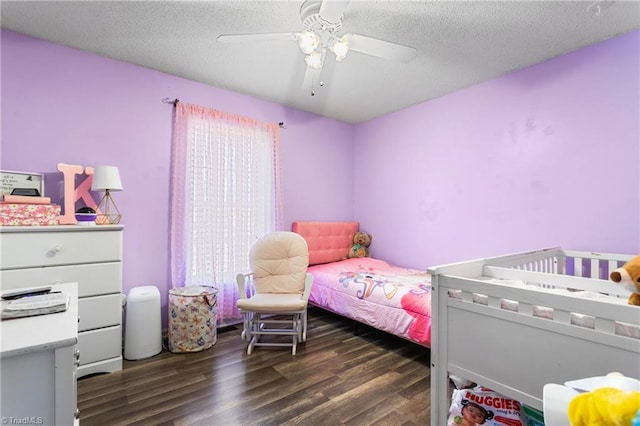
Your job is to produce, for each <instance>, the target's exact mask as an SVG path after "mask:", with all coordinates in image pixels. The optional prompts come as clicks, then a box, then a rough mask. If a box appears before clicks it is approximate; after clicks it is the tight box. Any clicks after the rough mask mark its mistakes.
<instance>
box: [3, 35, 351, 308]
mask: <svg viewBox="0 0 640 426" xmlns="http://www.w3.org/2000/svg"><path fill="white" fill-rule="evenodd" d="M1 48H2V50H1V55H2V68H1V71H2V74H1V76H2V81H1V89H2V105H1V107H2V151H1V152H0V154H1V156H0V168H2V169H5V170H24V171H31V172H42V173H57V168H56V167H57V164H58V163H67V164H78V165H82V166H85V167H86V166H96V165H105V164H109V165H116V166H118V167H119V168H120V174H121V177H122V181H123V186H124V190H123V191H122V192H117V193H114V194H113V195H114V198H115V200H116V202H117V204H118V207H119V209H120V211H121V212H122V215H123V217H122V221H121V223H122V224H123V225H124V226H125V233H124V263H123V269H124V272H123V275H124V276H123V280H124V290H125V291H128V290H129V289H130V288H131V287H136V286H140V285H156V286H158V287H159V288H160V292H161V294H163V304H164V303H166V296H167V292H168V288H169V286H170V284H169V280H170V278H169V277H170V275H169V254H168V253H169V251H168V244H169V242H168V229H169V215H168V212H169V194H168V189H169V164H170V144H171V116H172V107H171V106H170V105H168V104H164V103H162V102H161V100H162V98H165V97H170V98H178V99H180V100H182V101H184V102H188V103H194V104H199V105H204V106H208V107H211V108H216V109H220V110H223V111H227V112H231V113H237V114H243V115H247V116H251V117H254V118H256V119H259V120H264V121H270V122H280V121H284V122H286V125H287V129H286V130H283V131H282V159H283V161H282V173H283V184H284V188H283V197H284V200H285V223H287V224H289V223H290V222H291V221H293V220H353V187H352V185H350V184H349V182H352V180H353V168H352V164H353V126H351V125H348V124H346V123H342V122H339V121H335V120H331V119H327V118H323V117H320V116H316V115H313V114H308V113H305V112H302V111H299V110H295V109H291V108H286V107H283V106H281V105H278V104H274V103H270V102H266V101H263V100H258V99H255V98H252V97H249V96H244V95H240V94H237V93H233V92H229V91H226V90H222V89H218V88H214V87H211V86H207V85H204V84H200V83H195V82H193V81H189V80H185V79H182V78H179V77H174V76H171V75H167V74H163V73H160V72H156V71H153V70H149V69H145V68H142V67H138V66H134V65H131V64H127V63H123V62H118V61H114V60H111V59H106V58H103V57H100V56H97V55H93V54H89V53H86V52H82V51H79V50H74V49H70V48H67V47H63V46H60V45H56V44H51V43H48V42H44V41H42V40H38V39H34V38H31V37H26V36H23V35H20V34H17V33H15V32H11V31H7V30H2V32H1ZM327 164H330V165H331V173H329V172H328V169H327V167H326V165H327ZM59 175H60V176H61V174H59ZM345 182H346V183H347V184H345ZM54 189H55V188H53V187H52V188H49V187H45V190H46V191H47V192H49V190H51V191H53V190H54ZM47 195H50V194H47ZM98 195H99V194H98ZM96 201H97V199H96Z"/></svg>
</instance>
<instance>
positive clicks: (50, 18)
mask: <svg viewBox="0 0 640 426" xmlns="http://www.w3.org/2000/svg"><path fill="white" fill-rule="evenodd" d="M594 3H595V2H593V1H587V2H583V1H564V2H562V1H497V2H489V1H403V0H400V1H373V0H368V1H364V0H352V1H351V3H350V4H349V6H348V7H347V9H346V11H345V13H344V21H343V32H351V33H359V34H363V35H367V36H371V37H376V38H381V39H385V40H389V41H393V42H397V43H401V44H404V45H408V46H413V47H415V48H416V49H417V57H416V59H414V60H413V61H412V62H409V63H407V64H403V63H396V62H391V61H387V60H384V59H379V58H376V57H372V56H367V55H364V54H360V53H356V52H350V53H349V55H348V56H347V58H346V59H345V60H344V61H342V62H335V61H334V60H327V62H326V65H325V70H324V73H323V80H324V81H325V86H324V87H322V88H319V89H318V90H316V96H313V97H312V96H310V93H309V91H307V90H303V89H302V81H303V77H304V73H305V68H306V65H305V62H304V58H303V55H302V54H301V52H300V50H299V49H298V46H297V44H296V42H293V41H275V40H272V41H261V42H254V43H243V44H224V43H220V42H217V41H216V38H217V37H218V36H219V35H220V34H234V33H267V32H293V31H300V30H301V29H302V24H301V22H300V14H299V9H300V5H301V2H300V1H241V0H235V1H195V2H191V1H124V2H116V1H43V2H40V1H4V0H3V1H2V2H1V3H0V13H1V18H2V19H1V25H2V28H7V29H11V30H14V31H17V32H20V33H23V34H27V35H31V36H34V37H38V38H42V39H45V40H49V41H52V42H54V43H59V44H62V45H66V46H70V47H74V48H78V49H81V50H86V51H89V52H94V53H97V54H99V55H103V56H106V57H110V58H114V59H117V60H121V61H125V62H130V63H133V64H138V65H141V66H144V67H147V68H151V69H155V70H159V71H162V72H165V73H168V74H173V75H176V76H180V77H184V78H187V79H190V80H194V81H199V82H202V83H206V84H209V85H212V86H216V87H220V88H225V89H229V90H232V91H235V92H240V93H246V94H249V95H252V96H255V97H258V98H262V99H266V100H270V101H274V102H277V103H279V104H283V105H287V106H292V107H295V108H299V109H302V110H305V111H310V112H314V113H316V114H320V115H324V116H327V117H332V118H336V119H339V120H342V121H345V122H348V123H359V122H363V121H366V120H370V119H372V118H375V117H378V116H381V115H383V114H386V113H389V112H392V111H396V110H399V109H402V108H405V107H407V106H410V105H413V104H417V103H420V102H423V101H426V100H429V99H432V98H435V97H438V96H441V95H444V94H447V93H450V92H453V91H455V90H458V89H461V88H464V87H468V86H470V85H473V84H476V83H479V82H482V81H486V80H488V79H491V78H493V77H496V76H498V75H502V74H505V73H508V72H511V71H513V70H517V69H519V68H522V67H526V66H529V65H532V64H535V63H539V62H542V61H544V60H547V59H550V58H553V57H555V56H558V55H561V54H564V53H567V52H570V51H573V50H577V49H579V48H581V47H584V46H588V45H591V44H594V43H597V42H599V41H602V40H606V39H608V38H611V37H614V36H616V35H619V34H623V33H626V32H629V31H632V30H634V29H638V28H640V1H616V2H613V1H601V2H598V3H597V4H596V6H594ZM598 5H599V9H600V13H596V12H597V9H598ZM168 95H170V94H168ZM175 95H177V96H178V97H179V94H175ZM185 101H188V100H185Z"/></svg>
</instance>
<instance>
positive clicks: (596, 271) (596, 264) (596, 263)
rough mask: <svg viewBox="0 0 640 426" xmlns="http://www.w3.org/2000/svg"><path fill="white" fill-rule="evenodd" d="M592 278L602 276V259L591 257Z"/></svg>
mask: <svg viewBox="0 0 640 426" xmlns="http://www.w3.org/2000/svg"><path fill="white" fill-rule="evenodd" d="M590 261H591V278H600V259H590Z"/></svg>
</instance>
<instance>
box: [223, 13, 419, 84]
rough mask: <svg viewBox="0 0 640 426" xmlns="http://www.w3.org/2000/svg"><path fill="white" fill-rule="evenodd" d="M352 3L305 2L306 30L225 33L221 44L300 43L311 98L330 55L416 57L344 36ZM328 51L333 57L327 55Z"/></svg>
mask: <svg viewBox="0 0 640 426" xmlns="http://www.w3.org/2000/svg"><path fill="white" fill-rule="evenodd" d="M349 2H350V0H305V1H304V2H303V3H302V6H301V7H300V19H301V21H302V27H303V29H302V30H301V31H295V32H288V33H262V34H260V33H254V34H222V35H220V36H218V41H219V42H222V43H243V42H252V41H265V40H291V41H297V42H298V46H299V48H300V50H301V51H302V53H303V54H304V60H305V62H306V64H307V68H306V72H305V76H304V81H303V84H302V86H303V88H305V89H310V91H311V96H314V95H315V92H314V90H313V88H314V87H315V85H316V84H319V85H320V86H322V85H324V83H322V82H320V81H318V79H319V76H320V72H321V71H322V68H323V66H324V63H325V60H326V59H327V56H334V57H335V60H336V61H338V62H340V61H342V60H343V59H345V57H346V56H347V54H348V53H349V52H352V51H353V52H357V53H363V54H365V55H370V56H375V57H378V58H382V59H387V60H391V61H399V62H403V63H406V62H410V61H412V60H413V59H414V58H415V57H416V54H417V51H416V49H415V48H413V47H409V46H404V45H402V44H398V43H393V42H390V41H385V40H380V39H377V38H373V37H369V36H365V35H362V34H353V33H343V32H342V20H343V17H344V15H343V14H344V11H345V9H346V8H347V6H349ZM327 51H329V52H331V53H332V54H333V55H328V54H327V53H328V52H327Z"/></svg>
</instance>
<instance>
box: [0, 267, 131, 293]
mask: <svg viewBox="0 0 640 426" xmlns="http://www.w3.org/2000/svg"><path fill="white" fill-rule="evenodd" d="M66 282H77V283H78V296H79V297H81V298H82V297H87V296H95V295H100V294H109V293H120V292H122V288H121V283H122V263H120V262H107V263H94V264H88V265H67V266H48V267H46V268H27V269H8V270H3V271H0V289H2V290H10V289H15V288H22V287H36V286H43V285H51V284H55V283H66Z"/></svg>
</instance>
